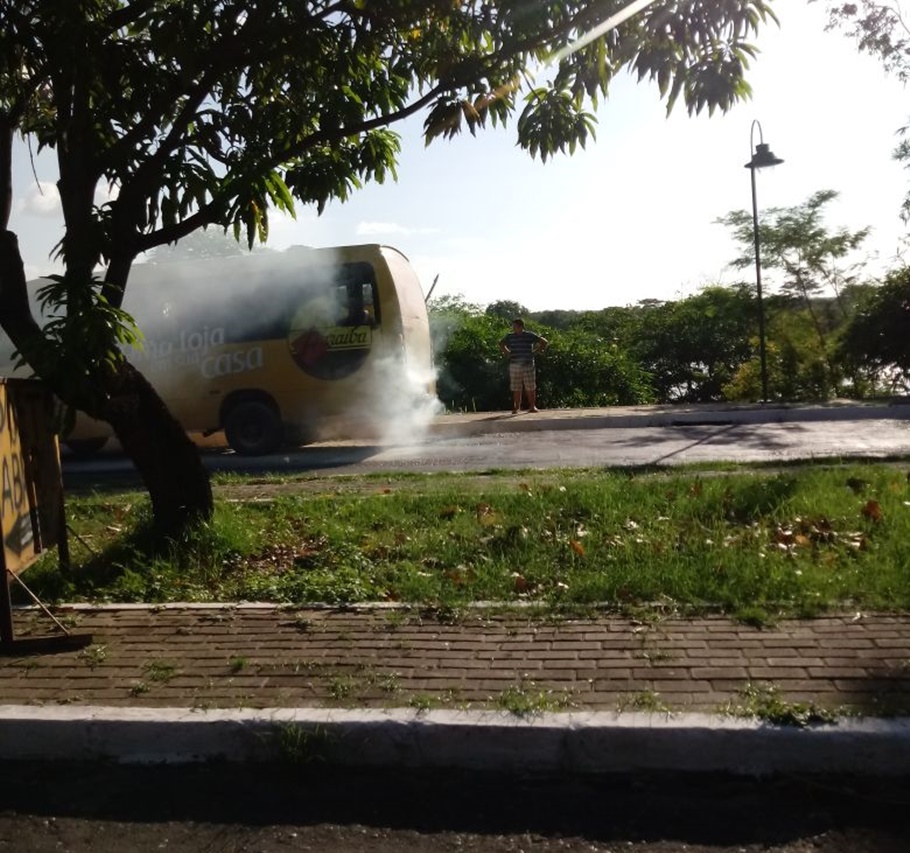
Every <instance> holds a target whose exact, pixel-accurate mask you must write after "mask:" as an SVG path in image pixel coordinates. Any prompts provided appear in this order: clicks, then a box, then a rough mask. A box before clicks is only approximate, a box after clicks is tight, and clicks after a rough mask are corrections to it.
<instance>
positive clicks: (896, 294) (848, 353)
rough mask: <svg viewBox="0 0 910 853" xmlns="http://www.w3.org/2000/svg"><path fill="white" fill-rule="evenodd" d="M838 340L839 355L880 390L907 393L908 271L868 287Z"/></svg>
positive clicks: (909, 338) (909, 374)
mask: <svg viewBox="0 0 910 853" xmlns="http://www.w3.org/2000/svg"><path fill="white" fill-rule="evenodd" d="M864 296H865V298H863V299H862V301H861V303H860V307H859V309H858V310H857V312H856V314H855V315H854V316H853V318H852V319H851V321H850V323H849V324H848V325H847V328H846V330H845V332H844V335H843V337H842V338H841V341H840V347H839V354H840V356H841V357H842V358H843V359H844V360H845V361H847V362H848V363H850V364H853V365H855V366H856V367H857V368H858V369H861V370H866V371H869V373H870V374H871V376H872V378H873V380H874V381H875V382H876V384H877V385H878V386H879V387H882V388H884V389H885V390H888V391H889V392H892V393H893V391H894V390H896V389H900V390H902V391H906V390H907V387H908V377H910V268H908V267H904V268H902V269H898V270H893V271H892V272H890V273H889V274H888V275H887V277H886V278H885V281H884V282H883V283H882V284H881V286H879V287H876V288H869V289H868V290H867V291H866V293H865V294H864Z"/></svg>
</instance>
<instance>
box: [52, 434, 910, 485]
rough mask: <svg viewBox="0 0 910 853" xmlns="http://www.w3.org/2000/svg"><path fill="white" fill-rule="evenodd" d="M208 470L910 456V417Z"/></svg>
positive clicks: (301, 452)
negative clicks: (904, 419) (908, 418)
mask: <svg viewBox="0 0 910 853" xmlns="http://www.w3.org/2000/svg"><path fill="white" fill-rule="evenodd" d="M202 452H203V458H204V460H205V464H206V465H207V467H208V468H209V469H210V470H211V471H234V472H238V473H239V472H247V473H252V472H258V473H279V474H301V473H308V472H312V473H319V474H324V475H328V474H368V473H380V472H386V471H484V470H491V469H523V468H560V467H561V468H587V467H600V466H602V467H616V466H644V465H682V464H687V463H695V462H706V461H717V460H723V461H732V462H788V461H793V460H797V459H811V458H816V459H817V458H865V459H882V458H891V457H902V456H908V455H910V422H908V421H903V420H863V421H814V422H790V423H760V424H750V423H741V424H726V425H704V426H695V425H688V426H685V425H681V426H668V427H636V428H632V429H626V428H596V429H590V428H589V429H571V430H566V429H560V430H542V431H539V432H520V433H515V432H511V433H509V432H502V433H488V434H484V435H475V436H470V437H465V438H439V437H437V438H427V439H424V440H422V441H411V442H409V443H401V444H386V445H379V444H369V443H358V442H336V443H324V444H313V445H309V446H306V447H301V448H294V449H287V450H285V451H284V452H282V453H278V454H272V455H269V456H261V457H244V456H238V455H237V454H235V453H233V452H231V451H229V450H226V449H224V448H218V447H210V448H205V449H203V451H202ZM63 463H64V482H65V483H67V484H68V485H71V484H77V483H79V482H82V481H84V480H86V479H89V480H91V479H93V478H98V477H100V478H101V479H105V478H106V477H112V478H129V477H130V476H131V474H132V473H133V468H132V463H131V462H130V461H129V460H128V459H126V458H124V457H123V456H122V455H118V454H116V453H111V452H108V453H103V454H99V455H98V456H97V457H94V458H91V459H76V458H74V457H72V456H67V455H65V454H64V458H63Z"/></svg>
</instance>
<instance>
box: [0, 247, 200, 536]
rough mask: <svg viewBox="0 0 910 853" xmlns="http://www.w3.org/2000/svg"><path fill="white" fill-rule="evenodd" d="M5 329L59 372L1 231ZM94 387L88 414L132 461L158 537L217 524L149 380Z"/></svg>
mask: <svg viewBox="0 0 910 853" xmlns="http://www.w3.org/2000/svg"><path fill="white" fill-rule="evenodd" d="M0 325H2V326H3V329H4V330H5V331H6V333H7V334H8V335H9V337H10V340H11V341H12V342H13V345H14V346H15V347H16V348H17V349H18V350H19V351H20V352H21V353H24V354H25V355H26V357H27V358H28V360H29V363H30V364H32V363H38V362H40V363H42V364H43V365H45V366H48V365H52V364H53V360H52V359H46V358H42V357H41V349H42V347H47V343H46V342H45V341H44V337H43V335H42V334H41V330H40V329H39V327H38V326H37V324H36V323H35V319H34V318H33V317H32V314H31V310H30V308H29V305H28V297H27V288H26V281H25V270H24V267H23V264H22V255H21V253H20V252H19V242H18V240H17V238H16V235H15V234H14V233H12V232H11V231H0ZM41 379H42V380H44V382H45V384H46V385H47V386H48V388H50V390H51V391H52V392H53V393H54V394H56V396H57V397H59V398H60V399H61V400H62V401H63V402H64V403H66V404H67V405H74V406H75V407H76V408H84V407H85V406H86V401H85V400H83V399H82V395H81V394H80V390H81V389H78V388H72V387H66V386H65V382H64V380H62V377H61V376H59V375H56V374H55V373H54V371H53V369H52V367H49V366H48V367H47V372H46V373H45V374H43V375H42V376H41ZM92 382H93V385H96V389H97V388H100V389H102V390H103V391H104V394H103V402H102V403H101V404H100V406H99V407H98V408H97V409H94V408H93V410H92V411H89V414H91V415H92V416H93V417H96V418H100V419H102V420H105V421H107V422H108V423H109V424H110V425H111V426H112V427H113V429H114V434H115V435H116V436H117V439H118V440H119V441H120V443H121V445H122V446H123V450H124V452H125V453H126V454H127V455H128V456H129V457H130V459H132V461H133V464H134V465H135V466H136V470H137V471H138V472H139V475H140V476H141V477H142V481H143V483H144V484H145V487H146V489H147V490H148V493H149V498H150V499H151V502H152V512H153V515H154V520H155V526H156V530H157V531H158V533H160V534H161V535H163V536H169V537H179V536H180V534H181V533H183V532H184V531H186V530H187V529H188V528H189V527H191V526H193V525H195V524H197V523H199V522H200V521H205V520H207V519H209V518H211V516H212V513H213V512H214V502H213V499H212V486H211V481H210V478H209V474H208V471H207V470H206V468H205V466H204V465H203V464H202V459H201V457H200V455H199V450H198V448H197V447H196V445H194V444H193V442H192V441H190V439H189V437H188V436H187V434H186V432H184V430H183V427H181V426H180V424H179V422H178V421H177V420H176V419H175V418H174V416H173V415H172V414H171V413H170V411H168V408H167V406H166V405H165V403H164V401H163V400H162V399H161V397H159V395H158V393H157V392H156V391H155V389H154V388H153V387H152V386H151V384H150V383H149V382H148V380H147V379H146V378H145V377H144V376H143V375H142V374H141V373H140V372H139V371H138V370H136V368H135V367H133V366H132V365H131V364H129V362H127V361H125V360H124V361H122V362H120V363H119V364H118V365H117V367H116V368H115V369H114V370H113V371H111V372H109V373H107V374H106V375H99V376H95V377H92ZM98 396H100V395H93V397H94V398H95V399H97V398H98ZM80 404H81V405H80Z"/></svg>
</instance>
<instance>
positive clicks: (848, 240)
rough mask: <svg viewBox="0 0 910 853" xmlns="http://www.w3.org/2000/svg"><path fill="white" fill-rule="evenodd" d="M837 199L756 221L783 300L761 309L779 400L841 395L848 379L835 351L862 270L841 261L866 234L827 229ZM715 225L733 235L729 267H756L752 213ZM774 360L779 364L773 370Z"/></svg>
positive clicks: (823, 195) (812, 201)
mask: <svg viewBox="0 0 910 853" xmlns="http://www.w3.org/2000/svg"><path fill="white" fill-rule="evenodd" d="M835 198H837V193H836V192H835V191H834V190H821V191H819V192H816V193H813V194H812V195H811V196H810V197H809V198H808V199H807V200H806V201H805V202H803V203H802V204H798V205H794V206H793V207H786V208H770V209H768V210H765V211H763V213H762V214H761V217H760V221H759V234H760V237H761V262H762V267H763V268H764V269H767V270H772V271H777V272H778V273H779V288H778V292H779V294H780V296H781V297H783V300H781V299H780V298H778V299H776V300H775V299H771V300H769V302H768V303H767V304H766V308H768V309H770V310H769V311H768V312H767V314H768V315H769V316H768V320H769V322H768V323H767V324H766V325H767V327H768V338H769V339H771V338H773V340H774V342H775V346H774V348H773V350H771V351H769V371H770V370H772V369H774V370H776V371H777V372H778V373H779V375H780V379H781V380H783V381H778V382H774V383H769V384H770V385H771V387H772V388H773V390H774V392H775V393H776V395H777V396H782V397H785V398H796V399H825V398H827V397H829V396H831V395H836V394H838V393H841V392H842V391H843V390H844V383H845V382H846V383H847V384H849V383H850V382H851V380H852V377H849V376H845V374H844V370H843V365H841V364H840V363H839V362H838V361H837V360H836V359H835V358H834V353H835V350H836V346H837V335H838V330H839V329H841V328H842V327H843V325H844V323H845V322H846V321H847V320H848V319H849V316H850V312H851V310H852V305H851V303H850V300H849V299H848V297H847V293H848V290H849V288H850V287H851V286H852V285H855V284H856V282H857V281H858V276H859V273H860V271H861V266H859V267H857V266H855V265H853V266H850V265H847V261H848V258H849V257H850V256H851V255H852V253H854V252H856V251H857V250H858V249H860V248H861V247H862V244H863V242H864V241H865V240H866V238H867V237H868V236H869V229H868V228H861V229H859V230H857V231H849V230H847V229H845V228H841V229H836V230H832V229H829V228H828V227H826V226H825V225H824V223H823V218H824V212H825V208H826V206H827V205H828V204H829V203H830V202H831V201H833V200H834V199H835ZM718 222H719V223H720V224H722V225H726V226H728V227H729V228H730V229H731V230H732V233H733V238H734V239H735V240H736V242H737V243H738V244H739V248H740V254H739V255H738V256H737V257H736V258H734V260H733V261H732V263H731V266H733V267H735V268H737V269H748V268H750V267H751V266H752V265H753V264H754V263H755V254H754V246H753V227H754V226H753V219H752V213H751V212H749V211H745V210H734V211H731V212H730V213H728V214H727V215H726V216H723V217H721V218H720V219H719V220H718ZM781 304H786V305H787V306H788V308H789V310H788V311H787V312H785V313H784V314H781V315H780V316H774V315H772V311H773V308H774V306H775V305H781ZM772 327H773V328H772ZM772 332H773V334H772ZM775 359H779V360H780V361H781V363H780V364H777V365H773V364H772V362H773V361H774V360H775ZM740 385H743V383H742V382H740ZM743 387H745V386H743Z"/></svg>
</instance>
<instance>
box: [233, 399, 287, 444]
mask: <svg viewBox="0 0 910 853" xmlns="http://www.w3.org/2000/svg"><path fill="white" fill-rule="evenodd" d="M224 435H225V437H226V438H227V443H228V444H229V445H230V446H231V448H232V449H233V450H234V451H235V452H236V453H239V454H241V455H242V456H262V455H263V454H265V453H271V452H272V451H273V450H277V449H278V448H279V447H280V446H281V440H282V437H283V427H282V424H281V419H280V418H279V417H278V412H276V411H275V409H273V408H272V407H271V406H269V405H267V404H266V403H261V402H259V401H258V400H246V401H244V402H242V403H238V404H237V405H236V406H234V407H233V408H232V409H231V410H230V411H229V412H228V415H227V417H226V418H225V419H224Z"/></svg>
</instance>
